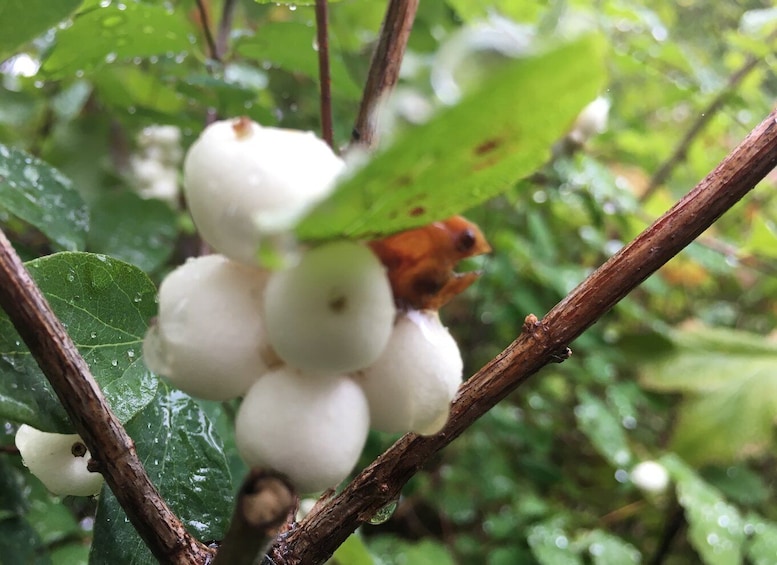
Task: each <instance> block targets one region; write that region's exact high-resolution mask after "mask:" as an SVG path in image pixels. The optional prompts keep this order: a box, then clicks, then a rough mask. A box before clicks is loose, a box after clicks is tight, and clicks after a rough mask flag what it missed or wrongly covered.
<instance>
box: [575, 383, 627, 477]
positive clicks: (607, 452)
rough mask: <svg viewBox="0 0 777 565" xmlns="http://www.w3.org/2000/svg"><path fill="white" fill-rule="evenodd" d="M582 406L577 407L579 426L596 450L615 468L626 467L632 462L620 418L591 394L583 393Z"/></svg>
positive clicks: (581, 397) (580, 394)
mask: <svg viewBox="0 0 777 565" xmlns="http://www.w3.org/2000/svg"><path fill="white" fill-rule="evenodd" d="M578 396H579V397H580V404H578V405H577V406H576V407H575V418H576V419H577V426H578V428H580V431H581V432H583V433H584V434H585V435H586V436H587V437H588V439H589V440H591V443H592V444H593V446H594V447H595V448H596V450H597V451H598V452H599V453H600V454H601V455H602V456H603V457H604V458H605V459H607V461H608V462H609V463H610V465H612V466H613V467H621V468H623V467H626V466H628V465H629V463H630V462H631V460H632V456H631V450H630V449H629V444H628V440H627V439H626V433H625V432H624V431H623V426H622V425H621V423H620V421H619V420H618V418H616V417H615V415H614V414H613V413H612V410H610V408H608V406H607V405H606V404H605V403H604V402H602V401H601V400H599V399H598V398H596V397H595V396H593V395H591V394H589V393H588V392H585V391H581V392H580V393H579V394H578Z"/></svg>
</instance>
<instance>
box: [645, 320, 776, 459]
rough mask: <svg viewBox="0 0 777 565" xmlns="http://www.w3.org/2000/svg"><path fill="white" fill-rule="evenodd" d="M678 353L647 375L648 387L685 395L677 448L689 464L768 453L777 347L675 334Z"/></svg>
mask: <svg viewBox="0 0 777 565" xmlns="http://www.w3.org/2000/svg"><path fill="white" fill-rule="evenodd" d="M673 342H674V344H675V349H674V351H673V352H672V353H671V354H669V355H666V356H664V357H662V358H659V359H658V360H656V361H655V362H654V363H648V364H646V365H644V366H643V367H642V369H641V376H640V377H641V379H640V380H641V382H642V384H643V385H644V386H646V387H648V388H651V389H654V390H659V391H664V392H682V393H685V398H684V400H683V402H682V404H681V406H680V412H679V418H678V421H677V424H676V426H675V430H674V434H673V438H672V448H673V450H675V451H677V452H678V453H680V454H682V455H683V457H685V458H686V459H688V460H691V461H694V462H697V463H702V462H711V461H722V462H726V461H731V460H732V459H734V458H737V457H744V456H749V455H754V454H757V453H760V452H763V451H764V450H765V449H767V448H768V447H769V446H770V445H771V442H772V434H773V427H774V417H775V414H777V345H776V344H774V343H771V342H769V341H767V340H766V339H765V338H764V337H763V336H759V335H756V334H751V333H747V332H742V331H735V330H726V329H712V328H696V329H692V330H687V331H683V332H676V333H675V334H673Z"/></svg>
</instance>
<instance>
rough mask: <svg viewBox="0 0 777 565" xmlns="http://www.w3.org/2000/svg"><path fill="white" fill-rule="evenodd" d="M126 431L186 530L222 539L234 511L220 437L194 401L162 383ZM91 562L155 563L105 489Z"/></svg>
mask: <svg viewBox="0 0 777 565" xmlns="http://www.w3.org/2000/svg"><path fill="white" fill-rule="evenodd" d="M126 429H127V433H129V435H130V437H132V439H133V440H134V441H135V445H136V447H137V451H138V456H139V457H140V459H141V461H143V464H144V465H145V467H146V470H147V471H148V474H149V476H150V477H151V480H152V481H153V483H154V485H156V487H157V489H158V490H159V493H160V494H161V495H162V498H164V499H165V501H166V502H167V503H168V504H169V505H170V507H171V508H172V510H173V512H175V513H176V515H177V516H178V517H179V518H181V520H182V521H183V523H184V524H185V525H186V527H187V529H188V530H189V532H191V533H192V534H193V535H194V536H196V537H197V538H198V539H200V540H204V541H210V540H218V539H221V538H222V537H223V534H224V530H225V527H226V525H227V521H228V519H229V516H230V514H231V512H232V504H233V501H232V479H231V477H230V474H229V469H228V468H227V461H226V459H225V458H224V448H223V446H222V444H221V440H220V439H219V437H218V436H217V435H216V433H215V432H214V430H213V426H212V425H211V423H210V420H208V418H207V416H205V413H204V412H203V411H202V410H201V409H200V408H199V406H198V405H197V403H196V402H195V401H194V400H192V399H191V398H190V397H188V396H187V395H185V394H184V393H182V392H180V391H178V390H175V389H171V388H168V387H167V385H164V384H161V385H160V386H159V390H158V394H157V397H156V398H155V400H154V402H152V403H151V404H149V405H148V406H147V407H146V408H145V409H144V410H143V411H142V412H140V413H138V414H137V415H136V416H135V417H134V418H133V419H132V420H131V421H130V422H129V423H128V424H127V426H126ZM90 563H93V564H95V565H97V564H100V565H102V564H104V563H122V564H125V565H139V564H141V563H143V564H145V563H148V564H153V563H156V560H155V559H154V558H153V557H152V555H151V553H150V552H149V550H148V549H147V548H146V546H145V545H144V544H143V541H142V540H141V539H140V537H139V536H138V534H137V532H136V531H135V529H134V528H133V527H132V525H131V524H130V523H129V521H128V519H127V517H126V515H125V514H124V511H123V510H122V509H121V507H120V506H119V504H118V502H117V501H116V498H115V497H114V496H113V494H112V493H111V492H110V491H109V490H108V489H107V488H104V489H103V494H102V496H101V497H100V503H99V506H98V508H97V517H96V519H95V529H94V543H93V546H92V553H91V555H90Z"/></svg>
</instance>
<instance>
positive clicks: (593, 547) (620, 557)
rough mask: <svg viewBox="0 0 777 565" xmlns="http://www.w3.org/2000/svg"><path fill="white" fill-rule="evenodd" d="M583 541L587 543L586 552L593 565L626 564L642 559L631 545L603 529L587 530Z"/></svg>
mask: <svg viewBox="0 0 777 565" xmlns="http://www.w3.org/2000/svg"><path fill="white" fill-rule="evenodd" d="M584 541H585V543H587V544H589V545H588V553H590V554H591V560H592V561H593V563H594V565H611V564H613V563H617V564H618V565H627V564H628V563H640V562H641V561H642V556H641V555H640V553H639V551H638V550H637V549H636V548H635V547H634V546H633V545H631V544H630V543H627V542H625V541H623V540H622V539H621V538H619V537H618V536H614V535H612V534H610V533H607V532H605V531H603V530H593V531H592V532H589V533H588V534H587V535H586V536H585V538H584Z"/></svg>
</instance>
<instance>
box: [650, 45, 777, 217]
mask: <svg viewBox="0 0 777 565" xmlns="http://www.w3.org/2000/svg"><path fill="white" fill-rule="evenodd" d="M776 37H777V32H775V33H772V34H771V35H770V36H769V37H768V38H767V41H769V42H771V41H773V40H774V39H775V38H776ZM761 62H763V58H761V57H756V56H755V55H750V56H748V57H747V59H745V62H744V63H743V64H742V66H741V67H739V69H737V70H736V71H735V72H734V73H733V74H732V75H731V76H730V77H729V78H728V81H727V82H726V86H725V87H724V88H723V89H722V90H721V91H720V92H718V94H717V96H715V98H713V99H712V100H711V101H710V103H709V104H707V106H706V107H705V108H703V109H702V111H701V112H700V113H699V117H698V118H696V121H694V122H693V124H691V127H690V128H689V129H688V131H687V132H685V135H684V136H683V138H682V139H681V140H680V142H679V143H678V144H677V147H675V150H674V151H673V152H672V154H671V155H670V156H669V158H667V160H666V161H664V163H663V164H662V165H661V166H660V167H659V168H658V170H657V171H656V173H655V174H654V175H653V177H652V178H651V179H650V184H648V187H647V189H645V192H644V193H642V196H641V197H640V201H641V202H645V201H646V200H647V199H648V198H650V196H651V195H652V194H653V193H654V192H655V191H656V190H657V189H658V188H659V187H660V186H661V185H663V184H664V183H665V182H666V181H667V179H669V177H670V176H671V174H672V172H673V171H674V169H675V167H677V165H679V164H680V163H682V162H683V161H685V157H686V156H687V155H688V150H689V149H690V148H691V145H692V144H693V142H694V140H695V139H696V137H697V136H698V135H699V134H700V133H701V132H702V130H703V129H704V127H705V126H706V125H707V124H708V123H709V122H710V121H711V120H712V118H714V117H715V115H716V114H717V113H718V112H719V111H720V110H721V109H722V108H723V106H724V105H725V103H726V100H728V97H729V96H731V93H732V92H734V91H735V90H736V88H737V87H738V86H739V85H740V84H741V82H742V81H743V80H745V78H746V77H747V75H749V74H750V73H751V72H752V71H753V69H755V68H756V67H757V66H758V64H759V63H761Z"/></svg>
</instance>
